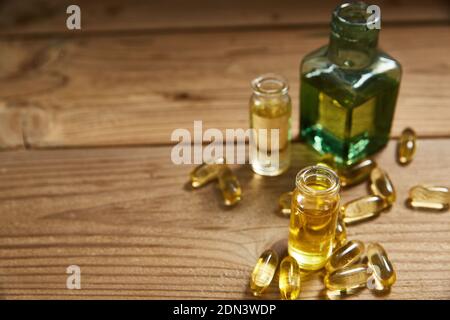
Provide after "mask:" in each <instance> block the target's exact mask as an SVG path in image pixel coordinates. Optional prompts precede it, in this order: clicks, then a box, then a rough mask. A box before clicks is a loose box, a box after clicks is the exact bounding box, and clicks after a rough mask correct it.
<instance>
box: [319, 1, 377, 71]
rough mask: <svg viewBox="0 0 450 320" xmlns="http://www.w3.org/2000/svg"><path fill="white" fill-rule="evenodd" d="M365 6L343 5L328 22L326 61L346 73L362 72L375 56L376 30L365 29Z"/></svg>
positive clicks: (366, 23)
mask: <svg viewBox="0 0 450 320" xmlns="http://www.w3.org/2000/svg"><path fill="white" fill-rule="evenodd" d="M368 18H369V14H368V13H367V5H366V4H365V3H363V2H355V3H345V4H342V5H340V6H338V7H337V8H336V10H335V11H334V12H333V15H332V19H331V34H330V43H329V46H328V58H329V59H330V60H331V61H332V62H333V63H335V64H336V65H338V66H340V67H343V68H348V69H362V68H364V67H367V66H368V65H370V64H371V63H372V62H373V61H374V59H375V57H376V55H377V45H378V33H379V32H378V31H379V30H378V29H376V28H369V22H368Z"/></svg>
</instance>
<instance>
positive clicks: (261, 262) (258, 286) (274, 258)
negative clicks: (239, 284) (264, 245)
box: [250, 249, 278, 296]
mask: <svg viewBox="0 0 450 320" xmlns="http://www.w3.org/2000/svg"><path fill="white" fill-rule="evenodd" d="M277 267H278V255H277V253H276V252H275V251H274V250H271V249H268V250H266V251H264V252H263V253H262V254H261V256H260V257H259V259H258V261H257V262H256V265H255V268H254V269H253V272H252V276H251V279H250V288H251V290H252V292H253V295H255V296H260V295H261V294H262V293H263V292H264V291H265V290H266V289H267V288H268V287H269V286H270V283H271V282H272V279H273V277H274V275H275V272H276V271H277Z"/></svg>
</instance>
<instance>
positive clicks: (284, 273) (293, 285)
mask: <svg viewBox="0 0 450 320" xmlns="http://www.w3.org/2000/svg"><path fill="white" fill-rule="evenodd" d="M300 275H301V271H300V267H299V266H298V263H297V261H296V260H295V259H294V258H292V257H291V256H287V257H285V258H284V259H283V261H281V264H280V279H279V287H280V294H281V298H282V299H284V300H295V299H297V298H298V296H299V295H300V282H301V278H300Z"/></svg>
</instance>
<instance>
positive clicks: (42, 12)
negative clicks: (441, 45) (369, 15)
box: [0, 0, 449, 34]
mask: <svg viewBox="0 0 450 320" xmlns="http://www.w3.org/2000/svg"><path fill="white" fill-rule="evenodd" d="M339 3H341V1H337V0H325V1H320V2H318V1H316V2H308V1H295V0H285V1H275V0H269V1H256V0H251V1H237V0H219V1H217V0H216V1H208V0H197V1H189V2H188V3H187V2H186V1H183V0H169V1H139V0H131V1H127V2H126V3H125V2H123V1H119V0H112V1H111V0H108V1H105V0H102V1H98V0H97V1H89V0H79V1H77V4H78V5H79V6H80V8H81V12H82V20H81V21H82V30H83V32H90V31H117V30H128V31H130V30H143V29H145V30H161V29H186V28H188V29H190V28H204V27H207V28H211V27H235V26H285V25H310V24H328V23H329V21H330V16H331V12H332V10H333V9H334V8H335V7H336V6H337V5H338V4H339ZM371 3H373V4H377V5H379V6H380V8H381V13H382V19H383V22H387V23H390V22H430V21H431V22H433V21H448V20H449V4H448V2H447V1H445V0H431V1H419V0H416V1H411V0H409V1H408V0H399V1H388V0H381V1H380V0H378V1H372V2H371ZM70 4H73V2H71V1H69V0H64V1H61V0H46V1H42V0H32V1H27V2H26V3H25V2H20V1H12V0H9V1H2V2H1V3H0V34H30V33H31V34H36V33H55V32H68V30H67V28H66V19H67V17H68V15H67V14H66V8H67V7H68V6H69V5H70Z"/></svg>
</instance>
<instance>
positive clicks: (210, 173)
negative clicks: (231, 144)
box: [190, 158, 225, 188]
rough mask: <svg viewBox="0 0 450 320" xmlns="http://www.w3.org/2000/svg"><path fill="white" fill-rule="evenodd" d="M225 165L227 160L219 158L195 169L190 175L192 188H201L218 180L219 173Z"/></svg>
mask: <svg viewBox="0 0 450 320" xmlns="http://www.w3.org/2000/svg"><path fill="white" fill-rule="evenodd" d="M224 163H225V159H223V158H219V159H216V160H214V161H209V162H205V163H202V164H201V165H199V166H197V167H195V168H194V170H192V172H191V173H190V177H191V184H192V187H194V188H199V187H202V186H204V185H205V184H207V183H208V182H210V181H212V180H215V179H217V177H218V175H219V171H220V169H221V168H222V166H223V164H224Z"/></svg>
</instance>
